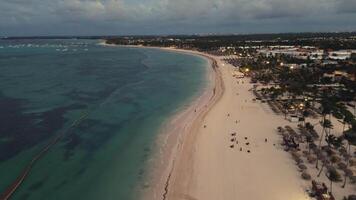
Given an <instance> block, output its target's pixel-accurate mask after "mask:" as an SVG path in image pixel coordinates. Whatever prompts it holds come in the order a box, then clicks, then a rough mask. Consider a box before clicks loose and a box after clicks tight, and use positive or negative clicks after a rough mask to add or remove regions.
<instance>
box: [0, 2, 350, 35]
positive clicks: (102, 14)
mask: <svg viewBox="0 0 356 200" xmlns="http://www.w3.org/2000/svg"><path fill="white" fill-rule="evenodd" d="M318 31H356V0H0V36H30V35H127V34H140V35H146V34H195V33H197V34H207V33H217V34H223V33H270V32H274V33H277V32H318Z"/></svg>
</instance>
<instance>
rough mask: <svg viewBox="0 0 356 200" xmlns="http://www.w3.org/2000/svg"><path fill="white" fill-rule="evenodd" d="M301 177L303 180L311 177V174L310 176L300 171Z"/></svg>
mask: <svg viewBox="0 0 356 200" xmlns="http://www.w3.org/2000/svg"><path fill="white" fill-rule="evenodd" d="M302 178H303V179H304V180H310V179H311V176H310V174H308V173H307V172H303V173H302Z"/></svg>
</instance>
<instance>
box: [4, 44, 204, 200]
mask: <svg viewBox="0 0 356 200" xmlns="http://www.w3.org/2000/svg"><path fill="white" fill-rule="evenodd" d="M97 43H98V41H88V40H21V41H1V40H0V180H1V181H0V191H4V190H5V188H6V187H7V186H8V185H9V184H10V183H11V182H12V181H13V180H14V179H15V178H16V177H17V176H18V175H19V173H20V172H21V170H22V169H23V168H24V167H25V166H26V164H28V162H29V161H30V160H31V159H32V158H33V156H34V155H36V154H37V153H38V152H39V151H40V150H41V149H42V148H43V147H44V146H45V145H46V144H47V143H48V142H49V141H50V140H51V139H53V138H54V137H55V136H56V135H58V134H62V133H64V137H62V138H61V140H60V141H59V142H58V143H57V144H56V145H54V146H53V147H52V148H51V149H50V151H49V152H48V153H47V154H46V155H45V156H44V157H43V158H42V159H40V160H39V161H38V162H37V163H36V164H35V165H34V167H33V169H32V170H31V173H30V175H29V176H28V178H27V179H26V181H25V182H24V183H23V185H21V187H20V188H19V190H18V191H17V192H16V193H15V195H14V196H13V198H11V199H16V200H42V199H43V200H52V199H60V200H62V199H66V200H71V199H88V200H91V199H93V200H94V199H95V200H97V199H103V200H111V199H115V200H117V199H123V200H130V199H136V197H137V196H136V194H135V193H136V190H135V188H136V186H137V185H138V184H139V183H140V182H142V181H143V177H144V176H145V174H147V170H146V169H147V167H146V162H145V161H146V160H147V159H148V157H149V156H150V155H151V152H152V151H153V141H154V139H155V136H156V134H157V132H158V130H159V128H160V126H161V125H162V123H163V122H164V121H165V120H166V119H167V118H169V117H170V116H171V115H173V114H174V113H175V112H177V111H178V110H179V108H180V107H182V106H184V105H185V104H187V103H188V102H190V101H191V100H192V99H193V98H194V96H196V95H199V93H200V92H201V88H202V87H204V85H205V81H206V76H205V73H206V70H207V68H206V65H207V61H206V60H205V59H202V58H200V57H196V56H191V55H183V54H177V53H173V52H166V51H162V50H156V49H136V48H123V47H104V46H100V45H97ZM86 113H87V114H88V115H85V114H86ZM83 116H84V118H83V120H81V121H80V123H78V124H77V126H75V127H74V128H70V127H71V125H72V124H73V122H75V121H76V120H78V119H80V118H82V117H83Z"/></svg>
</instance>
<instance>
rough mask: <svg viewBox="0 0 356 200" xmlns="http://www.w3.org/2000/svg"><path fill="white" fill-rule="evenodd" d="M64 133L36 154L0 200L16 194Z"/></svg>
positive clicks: (87, 113)
mask: <svg viewBox="0 0 356 200" xmlns="http://www.w3.org/2000/svg"><path fill="white" fill-rule="evenodd" d="M88 115H89V112H87V111H86V112H85V113H84V114H83V115H82V116H81V117H80V118H79V119H77V120H75V121H74V122H73V123H72V125H71V126H70V128H69V129H73V128H75V127H76V126H78V125H79V124H80V123H81V122H82V121H83V120H85V119H86V117H88ZM64 135H65V133H61V134H59V135H58V136H56V137H55V138H54V139H52V140H51V141H50V142H49V143H48V144H47V145H46V146H45V147H44V148H43V149H42V150H41V151H40V152H39V153H38V154H36V155H35V156H34V157H33V158H32V160H31V161H30V162H29V164H28V165H27V166H26V167H25V168H24V169H23V170H22V171H21V173H20V175H19V176H18V177H17V178H16V180H15V181H14V182H13V183H12V184H10V185H9V186H8V187H7V188H6V189H5V191H4V192H2V193H1V194H0V200H8V199H10V197H11V196H12V195H13V194H14V193H15V192H16V190H17V189H18V188H19V187H20V186H21V184H22V183H23V182H24V180H25V179H26V177H27V176H28V175H29V173H30V172H31V169H32V167H33V166H34V165H35V164H36V162H37V161H38V160H39V159H40V158H41V157H42V156H44V155H45V154H46V153H47V152H48V151H49V149H50V148H51V147H52V146H54V145H55V144H56V143H57V142H58V141H59V140H60V139H61V138H62V137H63V136H64Z"/></svg>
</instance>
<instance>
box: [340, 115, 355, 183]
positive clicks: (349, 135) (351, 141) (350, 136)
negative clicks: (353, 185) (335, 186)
mask: <svg viewBox="0 0 356 200" xmlns="http://www.w3.org/2000/svg"><path fill="white" fill-rule="evenodd" d="M344 137H345V139H346V141H347V145H348V153H347V154H348V156H347V162H346V165H347V167H348V166H349V163H350V156H351V155H350V151H351V145H356V123H355V122H354V123H353V124H352V128H351V129H349V130H347V131H345V132H344ZM347 167H346V169H347ZM347 175H348V174H347V173H346V172H345V179H344V184H343V185H342V187H345V186H346V179H347Z"/></svg>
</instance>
